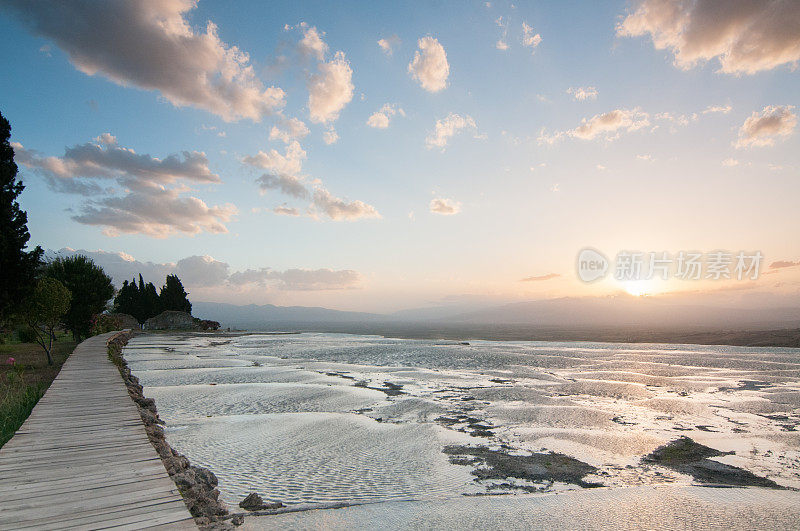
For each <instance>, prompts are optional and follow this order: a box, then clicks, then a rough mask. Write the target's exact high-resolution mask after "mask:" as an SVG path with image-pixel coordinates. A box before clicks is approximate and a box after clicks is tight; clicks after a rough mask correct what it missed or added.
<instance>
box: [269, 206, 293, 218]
mask: <svg viewBox="0 0 800 531" xmlns="http://www.w3.org/2000/svg"><path fill="white" fill-rule="evenodd" d="M272 211H273V212H274V213H275V214H277V215H279V216H292V217H297V216H299V215H300V211H299V210H297V209H296V208H293V207H287V206H285V205H280V206H276V207H275V208H273V209H272Z"/></svg>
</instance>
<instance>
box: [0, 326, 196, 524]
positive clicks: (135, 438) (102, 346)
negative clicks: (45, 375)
mask: <svg viewBox="0 0 800 531" xmlns="http://www.w3.org/2000/svg"><path fill="white" fill-rule="evenodd" d="M110 335H111V334H105V335H103V336H96V337H94V338H91V339H88V340H86V341H84V342H83V343H81V344H80V345H78V346H77V347H76V348H75V351H74V352H73V353H72V355H71V356H70V357H69V359H68V360H67V361H66V363H64V366H63V367H62V368H61V372H60V373H59V375H58V376H57V377H56V379H55V380H54V381H53V384H52V385H51V386H50V388H49V389H48V390H47V392H46V393H45V395H44V397H42V399H41V400H40V401H39V403H38V404H37V405H36V407H35V408H34V410H33V412H32V413H31V415H30V417H29V418H28V420H26V421H25V423H24V424H23V425H22V427H21V428H20V429H19V431H18V432H17V434H16V435H15V436H14V437H13V438H12V439H11V440H10V441H9V442H8V443H6V445H5V446H4V447H3V448H2V449H0V500H1V502H0V530H5V529H107V528H115V529H143V528H147V527H160V526H165V528H170V529H194V528H195V526H194V520H193V519H192V517H191V515H190V514H189V511H188V510H187V509H186V506H185V505H184V503H183V499H182V498H181V496H180V494H179V492H178V489H177V487H176V486H175V484H174V483H173V482H172V480H171V479H170V478H169V476H168V475H167V472H166V470H165V469H164V465H163V464H162V462H161V459H160V458H159V457H158V455H157V454H156V452H155V449H154V448H153V446H152V445H151V444H150V441H149V440H148V438H147V434H146V433H145V430H144V426H143V425H142V422H141V419H140V418H139V413H138V410H137V408H136V405H135V404H134V403H133V401H132V400H131V399H130V397H129V396H128V393H127V390H126V389H125V385H124V383H123V382H122V379H121V378H120V376H119V372H118V370H117V368H116V367H115V366H114V364H113V363H111V362H110V361H109V360H108V358H107V352H106V341H107V339H108V337H109V336H110Z"/></svg>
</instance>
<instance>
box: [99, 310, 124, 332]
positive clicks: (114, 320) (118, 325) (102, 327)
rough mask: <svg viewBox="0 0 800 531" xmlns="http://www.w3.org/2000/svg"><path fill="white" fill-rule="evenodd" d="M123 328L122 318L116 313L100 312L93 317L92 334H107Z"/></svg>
mask: <svg viewBox="0 0 800 531" xmlns="http://www.w3.org/2000/svg"><path fill="white" fill-rule="evenodd" d="M121 329H122V318H120V317H118V316H116V315H109V314H107V313H100V314H97V315H95V316H94V317H92V335H94V336H96V335H98V334H105V333H106V332H113V331H114V330H121Z"/></svg>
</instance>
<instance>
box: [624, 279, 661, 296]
mask: <svg viewBox="0 0 800 531" xmlns="http://www.w3.org/2000/svg"><path fill="white" fill-rule="evenodd" d="M622 287H623V289H624V290H625V291H627V292H628V293H629V294H631V295H633V296H634V297H646V296H647V295H654V294H655V293H658V292H659V289H658V287H657V286H655V285H654V284H653V282H651V281H649V280H632V281H630V282H624V283H623V284H622Z"/></svg>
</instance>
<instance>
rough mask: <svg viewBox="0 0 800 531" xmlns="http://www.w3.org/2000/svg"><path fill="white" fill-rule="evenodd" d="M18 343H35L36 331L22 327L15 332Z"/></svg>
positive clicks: (28, 327)
mask: <svg viewBox="0 0 800 531" xmlns="http://www.w3.org/2000/svg"><path fill="white" fill-rule="evenodd" d="M17 337H18V338H19V341H20V343H36V331H34V330H33V329H32V328H31V327H30V326H23V327H21V328H20V329H19V330H17Z"/></svg>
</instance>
